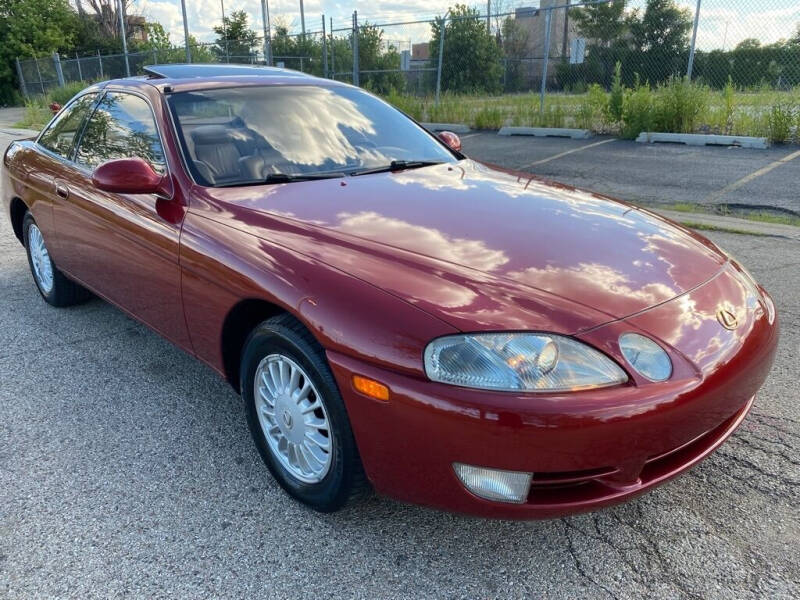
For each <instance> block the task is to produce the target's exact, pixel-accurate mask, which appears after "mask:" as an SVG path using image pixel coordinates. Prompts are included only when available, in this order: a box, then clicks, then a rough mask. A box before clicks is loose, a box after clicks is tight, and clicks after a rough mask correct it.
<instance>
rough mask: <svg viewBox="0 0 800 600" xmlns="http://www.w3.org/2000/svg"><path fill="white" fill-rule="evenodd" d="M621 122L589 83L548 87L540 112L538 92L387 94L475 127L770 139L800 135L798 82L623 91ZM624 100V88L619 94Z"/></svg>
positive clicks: (431, 117) (607, 98) (425, 115)
mask: <svg viewBox="0 0 800 600" xmlns="http://www.w3.org/2000/svg"><path fill="white" fill-rule="evenodd" d="M623 92H624V101H623V106H622V111H621V112H622V114H623V115H625V118H623V120H622V121H619V120H615V117H614V115H615V114H619V106H617V105H614V104H613V103H611V95H610V94H609V93H608V92H606V91H604V90H603V89H601V88H597V87H595V86H592V87H590V88H589V90H588V91H587V92H584V93H581V94H568V93H548V94H547V95H546V97H545V103H544V110H543V111H540V110H539V94H538V93H535V92H530V93H520V94H504V95H499V96H486V95H472V94H447V93H445V94H442V97H441V101H440V102H439V104H438V105H437V104H436V102H435V99H434V98H433V97H431V96H428V97H416V96H408V95H403V94H396V93H395V94H392V95H390V96H388V97H387V98H386V99H387V100H388V101H389V102H390V103H392V104H394V105H395V106H397V107H398V108H400V109H401V110H404V111H405V112H407V113H409V114H411V115H412V116H413V117H414V118H416V119H417V120H420V121H431V122H437V123H464V124H466V125H468V126H470V127H472V128H475V129H483V128H487V127H490V128H492V129H496V128H499V127H502V126H503V125H516V126H528V127H577V128H581V129H591V130H592V131H594V132H596V133H610V134H614V135H626V136H628V137H631V136H633V137H635V136H636V135H637V134H638V133H639V131H641V130H642V129H641V127H648V128H650V127H653V128H655V129H656V130H661V131H671V132H684V133H716V134H723V135H748V136H758V137H767V138H769V139H770V141H771V142H773V143H789V142H798V141H800V139H799V136H800V133H799V132H798V129H800V87H798V88H795V89H793V90H788V91H779V90H754V91H744V90H735V89H734V88H733V86H727V87H726V88H725V89H723V90H712V89H710V88H708V87H706V86H703V85H699V84H694V83H692V84H688V83H686V82H684V81H682V80H680V79H678V80H675V81H673V82H668V83H666V84H664V85H662V86H660V87H659V88H657V89H655V90H651V89H650V88H648V87H646V86H641V88H640V89H633V90H631V89H625V90H623ZM615 102H617V103H618V102H619V90H617V95H616V97H615Z"/></svg>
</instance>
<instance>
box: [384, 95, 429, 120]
mask: <svg viewBox="0 0 800 600" xmlns="http://www.w3.org/2000/svg"><path fill="white" fill-rule="evenodd" d="M385 100H386V101H387V102H388V103H389V104H391V105H392V106H394V107H395V108H396V109H398V110H401V111H403V112H404V113H406V114H407V115H409V116H410V117H411V118H412V119H414V120H416V121H421V120H422V117H423V115H424V112H425V105H424V102H423V101H422V100H420V99H419V98H416V97H414V96H407V95H404V94H398V93H397V92H396V91H395V90H392V91H391V92H390V93H389V95H388V96H386V97H385Z"/></svg>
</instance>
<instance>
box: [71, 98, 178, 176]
mask: <svg viewBox="0 0 800 600" xmlns="http://www.w3.org/2000/svg"><path fill="white" fill-rule="evenodd" d="M116 158H142V159H144V160H146V161H147V162H149V163H150V165H151V166H152V167H153V169H154V170H155V171H156V172H157V173H164V171H165V160H164V150H163V148H162V146H161V139H160V138H159V136H158V130H157V129H156V123H155V119H154V118H153V111H152V110H150V105H149V104H147V102H145V100H143V99H142V98H140V97H139V96H134V95H133V94H124V93H118V92H109V93H107V94H106V95H105V96H103V98H102V100H100V102H98V103H97V108H96V109H95V111H94V113H92V116H91V118H90V119H89V123H88V124H87V125H86V130H85V131H84V133H83V136H82V137H81V142H80V145H79V146H78V155H77V161H78V162H79V163H82V164H84V165H87V166H89V167H92V168H94V167H96V166H98V165H100V164H102V163H104V162H106V161H109V160H114V159H116Z"/></svg>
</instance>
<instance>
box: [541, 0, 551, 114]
mask: <svg viewBox="0 0 800 600" xmlns="http://www.w3.org/2000/svg"><path fill="white" fill-rule="evenodd" d="M552 15H553V11H552V10H548V11H547V14H546V15H545V18H544V29H545V32H544V63H543V64H542V89H541V91H540V92H539V113H543V112H544V93H545V90H546V89H547V62H548V60H549V59H550V23H551V22H552Z"/></svg>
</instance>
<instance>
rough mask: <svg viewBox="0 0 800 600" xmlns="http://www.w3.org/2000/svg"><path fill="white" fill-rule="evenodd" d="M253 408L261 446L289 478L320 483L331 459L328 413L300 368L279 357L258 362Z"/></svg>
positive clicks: (275, 355)
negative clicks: (263, 442) (262, 440)
mask: <svg viewBox="0 0 800 600" xmlns="http://www.w3.org/2000/svg"><path fill="white" fill-rule="evenodd" d="M255 392H256V408H257V414H258V419H259V422H260V423H261V427H262V430H263V431H264V434H265V438H266V441H267V444H268V446H269V448H270V451H271V452H272V454H273V455H274V456H275V458H276V459H277V460H278V461H279V462H280V463H281V464H282V465H283V467H284V468H285V469H286V470H288V471H289V473H291V474H292V475H293V476H294V477H296V478H298V479H300V480H301V481H304V482H308V483H316V482H319V481H321V480H322V479H323V478H324V477H325V475H326V474H327V472H328V470H329V469H330V464H331V460H332V440H331V438H330V434H329V431H330V424H329V422H328V415H327V411H326V409H325V405H324V402H323V401H322V399H321V397H320V396H319V393H318V392H317V390H316V388H315V386H314V384H313V382H312V381H311V379H310V378H309V377H308V375H307V374H306V372H305V371H304V370H303V368H302V367H301V366H300V365H298V364H297V363H296V362H294V361H293V360H291V359H290V358H288V357H287V356H284V355H281V354H271V355H269V356H267V357H265V358H264V359H262V361H261V363H259V366H258V368H257V369H256V376H255Z"/></svg>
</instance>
